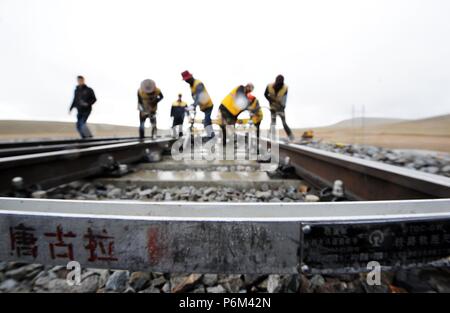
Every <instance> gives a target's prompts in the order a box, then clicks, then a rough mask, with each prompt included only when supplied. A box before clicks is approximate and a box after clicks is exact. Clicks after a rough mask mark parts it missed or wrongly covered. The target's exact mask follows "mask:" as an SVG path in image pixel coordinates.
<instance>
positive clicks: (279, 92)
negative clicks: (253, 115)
mask: <svg viewBox="0 0 450 313" xmlns="http://www.w3.org/2000/svg"><path fill="white" fill-rule="evenodd" d="M287 93H288V87H287V85H286V84H285V83H284V77H283V75H278V76H277V77H276V79H275V82H274V83H271V84H268V85H267V88H266V91H265V92H264V96H265V97H266V99H267V101H269V104H270V113H271V118H272V123H271V124H272V126H273V127H274V126H275V125H276V122H277V116H279V117H280V118H281V122H282V123H283V128H284V131H285V132H286V134H287V135H288V137H289V140H291V141H292V140H294V135H293V134H292V131H291V129H290V128H289V126H288V124H287V123H286V114H285V113H284V110H285V108H286V99H287Z"/></svg>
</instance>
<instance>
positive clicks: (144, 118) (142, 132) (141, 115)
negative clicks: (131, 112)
mask: <svg viewBox="0 0 450 313" xmlns="http://www.w3.org/2000/svg"><path fill="white" fill-rule="evenodd" d="M147 119H150V124H151V126H152V138H153V137H154V136H155V135H156V113H147V112H139V137H141V138H144V137H145V121H147Z"/></svg>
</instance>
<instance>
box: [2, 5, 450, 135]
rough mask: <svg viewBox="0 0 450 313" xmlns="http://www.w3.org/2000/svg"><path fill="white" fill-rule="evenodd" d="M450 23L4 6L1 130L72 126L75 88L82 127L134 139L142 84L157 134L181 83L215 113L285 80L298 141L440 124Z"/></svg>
mask: <svg viewBox="0 0 450 313" xmlns="http://www.w3.org/2000/svg"><path fill="white" fill-rule="evenodd" d="M449 17H450V1H448V0H373V1H372V0H340V1H336V0H329V1H326V0H314V1H313V0H308V1H299V0H296V1H281V0H277V1H263V0H255V1H250V0H247V1H245V0H236V1H235V0H232V1H230V0H227V1H211V0H205V1H200V0H190V1H187V0H180V1H174V0H160V1H149V0H144V1H137V0H136V1H135V0H127V1H112V0H105V1H100V0H64V1H60V0H29V1H26V0H0V56H1V57H0V119H37V120H61V121H70V120H73V119H74V113H73V114H72V116H70V115H69V114H68V108H69V105H70V103H71V100H72V97H73V90H74V87H75V83H76V81H75V78H76V75H78V74H82V75H84V76H85V77H86V79H87V84H88V85H90V86H91V87H93V88H94V90H95V92H96V94H97V98H98V102H97V103H96V104H95V106H94V111H93V114H92V117H91V119H90V121H91V122H102V123H111V124H123V125H136V124H137V122H138V112H137V109H136V103H137V99H136V91H137V88H138V87H139V84H140V82H141V80H143V79H145V78H151V79H154V80H155V81H156V83H157V85H158V86H159V87H160V88H161V89H162V92H163V93H164V96H165V99H164V100H163V101H162V102H161V103H160V106H159V116H158V123H159V126H160V127H167V126H168V125H169V123H170V118H169V111H170V105H171V103H172V101H174V100H175V99H176V95H177V93H178V92H182V93H183V94H184V96H185V97H184V98H185V99H186V100H187V101H188V102H189V103H190V102H191V101H192V100H191V97H190V94H189V89H188V85H187V84H186V83H184V82H182V81H181V75H180V73H181V72H182V71H183V70H186V69H188V70H189V71H191V72H192V73H193V74H194V75H195V77H197V78H199V79H200V80H202V81H203V82H204V83H205V85H206V87H207V89H208V91H209V93H210V95H211V97H212V98H213V101H214V104H215V108H216V109H215V111H216V110H217V107H218V106H219V104H220V102H221V100H222V99H223V98H224V96H225V95H226V94H227V93H228V92H229V91H230V90H231V89H232V88H233V87H235V86H237V85H239V84H245V83H247V82H249V81H251V82H253V83H254V84H255V86H256V90H255V95H256V96H257V97H259V98H260V100H261V103H262V104H263V105H264V106H267V105H268V104H267V102H266V101H265V99H264V98H263V92H264V89H265V86H266V85H267V83H269V82H271V81H273V80H274V78H275V76H276V75H277V74H280V73H282V74H284V76H285V79H286V83H287V84H288V85H289V87H290V89H289V98H288V102H287V117H288V122H289V124H291V125H292V126H294V127H306V126H317V125H326V124H330V123H334V122H337V121H339V120H342V119H345V118H350V117H351V107H352V105H357V106H359V107H361V106H362V105H365V112H366V116H376V117H398V118H421V117H428V116H433V115H439V114H445V113H450V40H449V38H450V18H449ZM264 113H265V124H264V125H265V126H267V125H268V123H269V113H268V111H267V110H265V111H264ZM214 115H215V113H214ZM278 123H279V124H280V121H278Z"/></svg>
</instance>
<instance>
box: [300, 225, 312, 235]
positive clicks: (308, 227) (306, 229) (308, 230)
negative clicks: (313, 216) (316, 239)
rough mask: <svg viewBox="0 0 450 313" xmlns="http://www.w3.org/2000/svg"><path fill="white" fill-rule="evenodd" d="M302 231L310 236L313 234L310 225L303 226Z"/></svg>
mask: <svg viewBox="0 0 450 313" xmlns="http://www.w3.org/2000/svg"><path fill="white" fill-rule="evenodd" d="M302 231H303V233H304V234H309V233H310V232H311V226H310V225H305V226H303V227H302Z"/></svg>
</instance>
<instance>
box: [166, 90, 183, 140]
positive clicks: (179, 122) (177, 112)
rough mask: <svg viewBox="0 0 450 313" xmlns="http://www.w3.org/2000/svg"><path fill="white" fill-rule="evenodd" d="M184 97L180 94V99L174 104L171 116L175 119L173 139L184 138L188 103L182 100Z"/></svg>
mask: <svg viewBox="0 0 450 313" xmlns="http://www.w3.org/2000/svg"><path fill="white" fill-rule="evenodd" d="M182 97H183V95H182V94H181V93H180V94H178V99H177V100H176V101H174V102H173V103H172V109H171V111H170V116H171V117H173V124H172V130H173V137H177V135H178V136H179V137H181V136H183V122H184V117H185V115H186V107H187V103H186V102H184V101H183V100H182Z"/></svg>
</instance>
